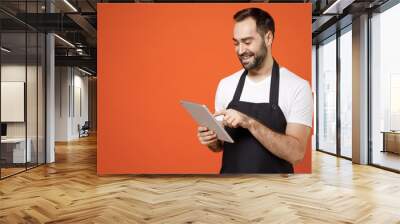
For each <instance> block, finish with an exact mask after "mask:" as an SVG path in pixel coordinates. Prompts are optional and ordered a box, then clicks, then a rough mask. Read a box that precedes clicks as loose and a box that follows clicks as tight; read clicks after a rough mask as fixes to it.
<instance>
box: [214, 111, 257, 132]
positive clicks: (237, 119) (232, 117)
mask: <svg viewBox="0 0 400 224" xmlns="http://www.w3.org/2000/svg"><path fill="white" fill-rule="evenodd" d="M219 115H224V119H223V121H222V123H223V125H224V126H228V127H230V128H237V127H239V126H240V127H242V128H249V126H250V122H251V118H250V117H249V116H247V115H245V114H243V113H241V112H239V111H237V110H234V109H228V110H222V111H219V112H216V113H215V114H214V117H216V116H219Z"/></svg>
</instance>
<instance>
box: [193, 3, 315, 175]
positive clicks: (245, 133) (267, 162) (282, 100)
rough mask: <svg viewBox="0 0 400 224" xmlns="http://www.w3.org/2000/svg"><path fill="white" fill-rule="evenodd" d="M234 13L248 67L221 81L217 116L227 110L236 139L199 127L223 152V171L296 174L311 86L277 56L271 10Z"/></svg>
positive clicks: (305, 136) (308, 119)
mask: <svg viewBox="0 0 400 224" xmlns="http://www.w3.org/2000/svg"><path fill="white" fill-rule="evenodd" d="M233 18H234V21H235V24H234V29H233V43H234V46H235V50H236V53H237V55H238V58H239V61H240V63H241V64H242V66H243V69H242V70H240V71H238V72H236V73H234V74H232V75H230V76H228V77H226V78H224V79H222V80H221V81H220V83H219V85H218V88H217V93H216V98H215V110H216V111H217V112H216V113H215V116H218V115H224V116H223V121H222V122H223V124H224V126H225V128H226V129H227V131H228V133H229V134H230V135H231V137H232V138H233V139H234V141H235V143H227V142H225V143H224V142H222V141H220V140H218V139H217V136H216V133H214V132H213V131H210V130H208V129H207V128H206V127H199V128H198V138H199V141H200V142H201V143H202V144H203V145H206V146H208V148H210V149H211V150H212V151H214V152H220V151H223V157H222V166H221V171H220V172H221V173H293V165H294V164H296V163H298V162H299V161H301V160H302V159H303V157H304V154H305V149H306V145H307V140H308V136H309V133H310V128H311V124H312V111H313V102H312V94H311V89H310V86H309V84H308V82H307V81H306V80H304V79H302V78H300V77H299V76H297V75H296V74H294V73H292V72H291V71H289V70H288V69H286V68H284V67H282V66H279V65H278V63H277V62H276V61H275V60H274V58H273V56H272V44H273V41H274V34H275V24H274V20H273V18H272V17H271V16H270V15H269V14H268V13H267V12H265V11H263V10H261V9H259V8H248V9H243V10H241V11H239V12H237V13H236V14H235V15H234V17H233ZM291 53H293V52H288V54H291ZM300 60H301V59H300Z"/></svg>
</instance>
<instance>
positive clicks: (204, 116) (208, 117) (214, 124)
mask: <svg viewBox="0 0 400 224" xmlns="http://www.w3.org/2000/svg"><path fill="white" fill-rule="evenodd" d="M181 105H182V106H183V107H184V108H185V109H186V110H187V111H188V112H189V114H190V115H191V116H192V118H193V119H194V120H195V121H196V122H197V124H198V125H200V126H202V127H207V128H208V129H210V130H213V131H215V133H216V134H217V138H218V139H219V140H222V141H225V142H229V143H233V139H232V138H231V136H229V134H228V132H226V130H225V129H224V127H223V126H222V124H220V123H219V122H218V121H217V120H216V119H215V118H214V116H213V115H212V114H211V113H210V111H209V110H208V108H207V106H206V105H204V104H197V103H193V102H189V101H184V100H181Z"/></svg>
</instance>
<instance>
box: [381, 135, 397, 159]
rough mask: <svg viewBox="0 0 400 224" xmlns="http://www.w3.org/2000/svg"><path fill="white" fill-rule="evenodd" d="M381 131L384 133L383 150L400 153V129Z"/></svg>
mask: <svg viewBox="0 0 400 224" xmlns="http://www.w3.org/2000/svg"><path fill="white" fill-rule="evenodd" d="M381 133H383V150H382V152H393V153H397V154H400V131H382V132H381Z"/></svg>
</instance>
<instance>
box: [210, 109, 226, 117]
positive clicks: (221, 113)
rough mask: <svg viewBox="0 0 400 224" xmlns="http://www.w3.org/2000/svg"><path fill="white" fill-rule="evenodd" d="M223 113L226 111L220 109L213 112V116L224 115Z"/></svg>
mask: <svg viewBox="0 0 400 224" xmlns="http://www.w3.org/2000/svg"><path fill="white" fill-rule="evenodd" d="M225 113H226V110H221V111H217V112H215V113H214V115H213V116H214V117H216V116H220V115H225Z"/></svg>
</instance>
